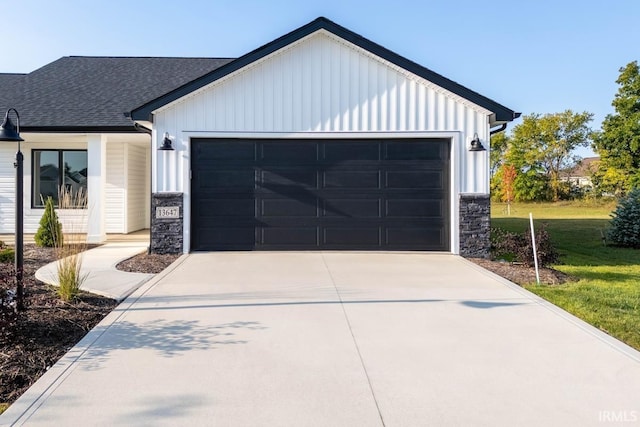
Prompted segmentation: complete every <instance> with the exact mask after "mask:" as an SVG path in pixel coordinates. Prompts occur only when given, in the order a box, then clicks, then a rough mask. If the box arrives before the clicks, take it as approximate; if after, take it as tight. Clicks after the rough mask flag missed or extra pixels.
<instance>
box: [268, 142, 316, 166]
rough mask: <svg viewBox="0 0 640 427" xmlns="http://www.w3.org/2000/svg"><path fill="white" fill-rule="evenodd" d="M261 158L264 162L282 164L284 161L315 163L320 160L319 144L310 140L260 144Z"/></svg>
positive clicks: (290, 162)
mask: <svg viewBox="0 0 640 427" xmlns="http://www.w3.org/2000/svg"><path fill="white" fill-rule="evenodd" d="M259 147H260V148H261V149H260V153H261V156H260V160H261V161H262V162H264V163H267V164H269V163H275V164H280V165H282V164H283V163H282V162H288V163H289V164H294V163H295V164H307V165H309V164H315V163H316V162H317V161H318V144H317V143H315V142H308V143H303V144H299V143H298V144H296V143H295V142H293V141H292V142H270V143H268V144H260V145H259ZM285 164H286V163H285Z"/></svg>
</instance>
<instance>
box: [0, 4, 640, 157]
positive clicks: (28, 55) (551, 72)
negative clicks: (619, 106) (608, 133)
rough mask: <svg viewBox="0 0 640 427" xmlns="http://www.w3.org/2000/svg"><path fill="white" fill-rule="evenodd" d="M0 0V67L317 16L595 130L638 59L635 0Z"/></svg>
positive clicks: (173, 49) (213, 51)
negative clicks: (588, 119)
mask: <svg viewBox="0 0 640 427" xmlns="http://www.w3.org/2000/svg"><path fill="white" fill-rule="evenodd" d="M0 5H2V16H1V20H2V25H0V40H2V41H3V47H2V55H0V72H5V73H6V72H12V73H28V72H30V71H33V70H36V69H38V68H40V67H42V66H44V65H46V64H47V63H49V62H52V61H54V60H56V59H58V58H60V57H62V56H70V55H89V56H180V57H191V56H196V57H238V56H241V55H243V54H245V53H247V52H249V51H251V50H253V49H255V48H257V47H260V46H262V45H264V44H266V43H268V42H270V41H272V40H274V39H275V38H278V37H280V36H282V35H284V34H286V33H288V32H290V31H292V30H294V29H296V28H298V27H300V26H302V25H304V24H306V23H308V22H310V21H312V20H313V19H315V18H317V17H319V16H324V17H326V18H329V19H331V20H332V21H334V22H336V23H338V24H340V25H342V26H344V27H346V28H348V29H350V30H352V31H354V32H356V33H358V34H360V35H361V36H363V37H366V38H368V39H370V40H372V41H374V42H376V43H378V44H380V45H382V46H384V47H386V48H388V49H390V50H392V51H394V52H396V53H398V54H400V55H402V56H404V57H406V58H408V59H410V60H412V61H414V62H417V63H419V64H421V65H423V66H425V67H427V68H429V69H431V70H433V71H435V72H437V73H440V74H442V75H444V76H445V77H447V78H449V79H451V80H454V81H456V82H458V83H460V84H462V85H464V86H466V87H468V88H469V89H472V90H474V91H476V92H479V93H481V94H482V95H484V96H486V97H488V98H491V99H493V100H495V101H497V102H499V103H501V104H503V105H505V106H507V107H509V108H511V109H513V110H515V111H518V112H522V113H523V114H532V113H538V114H547V113H555V112H561V111H564V110H566V109H572V110H574V111H576V112H582V111H588V112H591V113H593V114H594V120H593V122H592V123H591V126H592V128H594V129H599V128H600V125H601V123H602V120H603V119H604V117H605V116H606V115H607V114H610V113H612V112H613V108H612V107H611V101H612V100H613V97H614V95H615V93H616V91H617V89H618V85H617V84H616V82H615V81H616V79H617V78H618V75H619V69H620V67H623V66H624V65H626V64H628V63H629V62H631V61H635V60H640V1H638V0H609V1H602V0H582V1H580V2H577V1H572V0H555V1H550V0H528V1H527V0H520V1H514V0H509V1H506V0H492V1H491V2H486V1H477V0H476V1H469V0H421V1H417V0H411V1H409V0H388V1H378V0H369V1H360V0H358V1H350V0H305V1H295V0H289V1H286V0H261V1H260V0H208V1H207V0H181V1H167V0H164V1H158V0H153V1H151V0H126V1H125V0H58V1H51V0H19V1H15V0H14V1H7V0H0ZM0 90H2V88H0ZM517 123H519V121H516V122H514V123H513V124H512V125H511V126H510V127H513V125H514V124H517ZM580 154H581V155H583V156H586V155H591V152H590V150H582V151H581V153H580Z"/></svg>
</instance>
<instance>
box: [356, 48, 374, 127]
mask: <svg viewBox="0 0 640 427" xmlns="http://www.w3.org/2000/svg"><path fill="white" fill-rule="evenodd" d="M358 66H359V72H358V74H359V80H358V82H359V83H360V87H359V90H358V103H359V104H360V123H359V124H360V126H359V128H358V130H360V131H363V130H366V129H369V99H370V96H369V84H370V83H369V82H370V80H371V73H370V69H369V64H368V61H367V58H366V57H365V56H364V55H359V57H358Z"/></svg>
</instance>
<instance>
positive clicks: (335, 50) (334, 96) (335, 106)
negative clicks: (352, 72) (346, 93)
mask: <svg viewBox="0 0 640 427" xmlns="http://www.w3.org/2000/svg"><path fill="white" fill-rule="evenodd" d="M330 55H331V56H330V57H329V63H330V64H331V89H330V92H331V113H330V114H331V128H330V130H332V131H340V130H341V129H340V125H341V123H340V117H341V114H340V99H341V98H342V88H341V87H340V78H341V77H342V76H341V75H340V45H338V44H337V43H330Z"/></svg>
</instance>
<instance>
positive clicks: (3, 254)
mask: <svg viewBox="0 0 640 427" xmlns="http://www.w3.org/2000/svg"><path fill="white" fill-rule="evenodd" d="M14 259H15V251H14V250H13V249H12V248H4V249H0V263H8V262H11V261H13V260H14Z"/></svg>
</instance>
